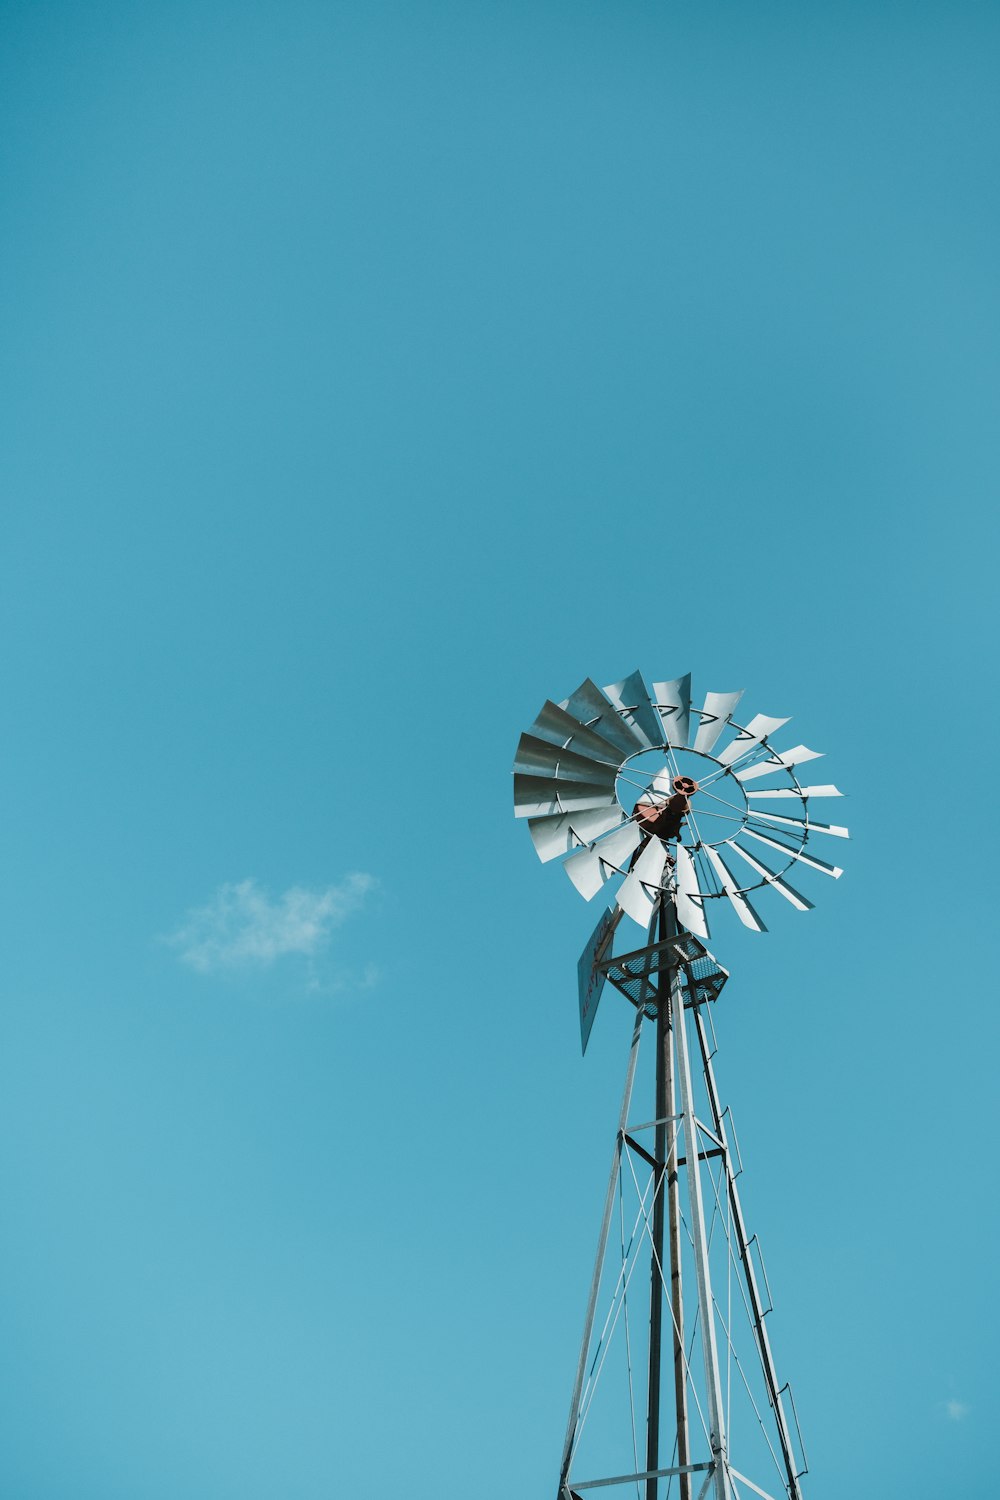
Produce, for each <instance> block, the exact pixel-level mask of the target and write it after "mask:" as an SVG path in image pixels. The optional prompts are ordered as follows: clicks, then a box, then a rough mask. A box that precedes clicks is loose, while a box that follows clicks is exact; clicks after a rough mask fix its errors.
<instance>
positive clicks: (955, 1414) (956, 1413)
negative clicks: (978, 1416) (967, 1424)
mask: <svg viewBox="0 0 1000 1500" xmlns="http://www.w3.org/2000/svg"><path fill="white" fill-rule="evenodd" d="M944 1409H945V1412H946V1413H947V1415H948V1417H949V1418H950V1420H951V1421H952V1422H964V1421H965V1419H966V1417H967V1416H968V1415H969V1408H968V1406H967V1405H966V1404H965V1402H964V1401H946V1402H945V1403H944Z"/></svg>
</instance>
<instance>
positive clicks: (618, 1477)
mask: <svg viewBox="0 0 1000 1500" xmlns="http://www.w3.org/2000/svg"><path fill="white" fill-rule="evenodd" d="M742 696H743V695H742V693H713V692H710V693H707V694H706V695H705V698H704V701H703V704H702V706H701V707H700V708H697V707H692V697H691V677H690V674H689V675H687V676H684V677H678V678H674V679H672V680H669V681H663V682H653V683H652V686H651V687H647V685H646V683H645V681H644V679H643V677H642V675H641V674H640V673H639V672H634V673H633V674H632V675H631V676H630V677H626V678H623V679H622V680H621V681H620V682H616V683H611V684H609V685H608V686H606V687H604V688H600V687H598V686H597V685H596V684H595V683H594V682H592V681H591V680H590V679H589V678H587V679H586V680H585V681H584V682H583V683H582V684H581V685H580V687H579V688H577V690H576V691H575V692H574V693H572V694H571V695H570V697H568V698H565V699H563V700H562V701H560V702H554V701H552V700H547V701H546V702H545V703H544V704H543V706H542V708H541V710H540V711H539V713H538V716H537V717H536V719H535V721H534V723H533V724H532V725H531V727H530V729H529V730H527V732H526V733H524V734H522V736H521V738H520V740H519V742H518V747H517V754H516V757H515V760H514V768H513V771H514V812H515V817H518V818H523V819H525V820H526V821H527V824H528V830H529V832H530V834H531V839H532V843H533V844H534V847H535V851H536V853H537V854H538V857H539V859H541V860H542V861H543V862H544V863H548V862H550V861H552V862H554V861H557V860H558V861H561V863H562V865H563V868H564V869H565V871H566V873H567V875H568V876H569V878H570V880H571V881H572V883H573V884H574V885H575V886H576V888H577V890H578V891H579V892H580V894H581V895H582V896H583V897H584V898H585V899H586V900H588V901H592V900H593V899H594V897H596V896H598V895H602V896H603V897H604V904H603V910H602V915H601V917H600V920H599V921H598V923H597V926H596V927H595V929H594V931H593V933H592V934H591V937H590V939H589V940H588V942H587V944H586V946H585V948H584V950H583V953H582V955H581V957H580V961H579V965H578V978H579V1002H580V1032H581V1042H582V1045H583V1049H584V1051H586V1047H587V1042H588V1040H589V1037H590V1034H591V1029H592V1027H593V1024H594V1017H595V1015H596V1012H597V1007H598V1002H599V1001H600V998H601V995H602V993H603V990H604V987H605V985H606V984H610V985H611V986H612V988H613V989H615V990H617V991H618V992H619V993H620V994H622V995H624V996H625V998H626V999H627V1000H628V1001H629V1003H630V1004H631V1005H632V1006H633V1007H634V1011H635V1019H634V1026H633V1031H632V1039H631V1044H630V1048H629V1053H628V1062H627V1067H626V1076H625V1087H624V1092H623V1097H622V1106H621V1112H620V1116H619V1122H618V1129H617V1131H616V1134H615V1139H614V1149H613V1152H612V1163H611V1171H610V1176H609V1181H608V1187H607V1192H606V1196H605V1201H604V1211H603V1216H602V1219H601V1227H600V1232H599V1236H598V1248H597V1255H596V1259H595V1264H594V1271H593V1277H592V1280H591V1286H590V1293H589V1297H588V1302H587V1310H586V1316H585V1319H584V1332H583V1340H582V1344H581V1348H580V1354H579V1359H578V1363H577V1368H576V1376H575V1379H574V1383H573V1392H572V1399H571V1403H570V1414H569V1421H568V1424H567V1429H566V1435H565V1439H564V1443H563V1449H562V1456H561V1461H560V1468H559V1479H558V1489H557V1494H558V1500H586V1497H587V1496H588V1493H589V1491H590V1490H592V1489H598V1488H601V1489H605V1488H609V1487H610V1488H612V1489H617V1488H618V1487H621V1488H622V1489H624V1490H625V1491H627V1492H629V1493H632V1494H635V1495H637V1496H639V1497H640V1500H671V1497H673V1496H676V1497H677V1500H742V1497H744V1496H746V1497H749V1496H757V1497H763V1500H780V1497H785V1500H803V1491H802V1487H801V1479H802V1476H803V1475H804V1474H805V1473H806V1472H808V1465H807V1462H806V1457H805V1451H804V1447H803V1444H802V1436H801V1432H800V1430H799V1425H798V1417H797V1415H796V1411H795V1403H794V1399H793V1397H792V1392H791V1388H790V1386H789V1385H788V1384H787V1383H785V1384H781V1383H779V1379H778V1374H777V1368H776V1364H775V1359H774V1355H773V1352H772V1348H771V1341H770V1335H769V1329H768V1322H767V1319H768V1315H769V1313H770V1312H771V1297H770V1290H769V1286H768V1282H767V1275H766V1272H765V1270H764V1263H763V1258H762V1255H761V1251H760V1241H759V1239H758V1237H757V1235H756V1234H754V1235H750V1234H748V1232H747V1226H746V1220H745V1217H744V1211H743V1204H742V1199H741V1194H740V1191H739V1187H738V1184H737V1179H738V1178H739V1176H740V1175H741V1173H742V1170H743V1167H742V1159H741V1157H740V1153H739V1148H738V1146H737V1144H736V1137H735V1130H734V1126H733V1119H732V1111H731V1110H730V1109H729V1108H723V1107H722V1105H721V1103H720V1095H719V1090H718V1086H717V1082H716V1077H715V1070H714V1066H713V1058H714V1056H715V1053H716V1051H717V1046H716V1035H715V1028H714V1023H713V1020H712V1007H713V1006H714V1003H715V1002H716V1001H717V1000H718V998H719V995H720V994H721V992H722V988H723V986H724V985H725V983H726V981H727V980H728V978H729V975H728V973H727V971H726V970H725V969H723V968H722V967H721V965H719V964H718V963H717V961H716V960H715V958H714V956H713V955H712V954H711V953H710V952H709V950H708V948H707V946H706V944H707V942H708V941H709V939H710V930H709V912H710V911H717V910H726V909H728V910H731V911H733V912H735V914H736V916H737V917H738V919H739V921H740V922H741V923H742V924H743V925H744V926H745V927H747V928H749V929H751V930H752V931H754V932H763V931H765V930H766V928H765V924H764V921H763V918H762V916H761V914H760V911H759V910H758V906H759V905H763V903H764V900H770V899H771V898H770V897H767V895H766V893H767V891H768V890H769V889H770V890H771V891H773V892H775V893H776V896H777V897H780V898H781V900H779V901H778V903H777V904H778V906H779V907H780V906H781V905H782V902H787V903H788V905H790V906H791V907H792V908H793V909H794V910H796V911H808V910H809V909H810V908H811V907H812V904H813V903H812V901H811V900H810V899H809V898H808V896H807V895H805V894H804V893H803V891H802V890H800V889H799V886H798V885H797V884H796V883H794V882H796V881H811V880H812V879H813V878H814V876H815V875H823V876H826V877H830V878H833V879H836V878H838V877H839V876H840V875H841V873H842V871H841V869H840V868H839V866H837V865H835V864H833V863H831V862H830V861H829V860H827V859H824V858H822V857H820V855H818V854H816V853H814V852H813V843H814V836H815V835H818V836H820V837H819V838H818V839H816V840H815V842H818V843H820V844H821V845H823V844H825V843H826V841H828V840H830V839H846V838H847V837H848V831H847V829H846V828H844V827H841V826H839V825H836V824H831V823H827V822H821V821H819V820H817V819H814V818H813V817H812V815H811V804H812V803H814V802H817V801H820V802H821V801H822V800H824V799H829V798H834V797H840V796H841V795H842V794H841V792H840V791H839V790H838V788H837V787H835V786H833V785H830V784H825V785H806V784H803V782H802V781H801V780H800V779H799V778H800V774H801V770H800V768H801V767H802V766H804V765H806V764H807V763H808V762H809V761H812V760H816V759H818V757H819V752H817V751H815V750H810V749H809V748H808V747H807V746H805V745H794V746H792V747H791V748H789V749H779V748H777V747H776V746H775V745H774V744H773V743H772V739H773V737H775V736H778V734H779V731H781V730H782V729H783V728H784V726H785V725H786V724H787V723H788V720H787V719H779V718H771V717H769V716H767V715H764V714H755V715H752V716H747V715H745V714H743V713H739V704H740V701H741V699H742ZM774 809H777V810H774ZM820 884H821V885H822V884H823V882H822V881H820ZM625 917H628V918H629V919H631V921H632V922H634V923H636V924H638V925H639V927H640V928H641V929H642V938H641V939H640V940H638V941H637V942H635V943H633V944H628V943H625V945H624V947H623V945H622V940H621V932H622V923H623V919H624V918H625ZM625 925H626V927H627V926H628V924H625ZM632 930H634V929H632ZM616 947H617V948H618V949H619V951H617V952H616V951H615V949H616ZM647 1022H648V1023H649V1024H648V1026H647V1025H645V1023H647ZM647 1031H652V1033H653V1043H652V1045H653V1049H654V1057H653V1067H652V1072H653V1075H654V1077H653V1100H652V1111H651V1118H645V1117H646V1116H649V1115H650V1109H649V1108H647V1109H645V1110H643V1111H639V1115H640V1118H639V1120H638V1122H634V1121H633V1119H632V1115H633V1100H634V1095H635V1090H636V1079H637V1073H638V1066H639V1056H640V1044H641V1041H642V1039H643V1035H644V1033H645V1032H647ZM636 1273H638V1274H636Z"/></svg>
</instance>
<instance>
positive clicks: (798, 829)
mask: <svg viewBox="0 0 1000 1500" xmlns="http://www.w3.org/2000/svg"><path fill="white" fill-rule="evenodd" d="M742 696H743V695H742V693H708V694H706V697H705V702H704V705H703V707H701V708H700V709H694V710H692V708H691V677H690V674H688V675H687V676H686V677H678V678H675V679H674V680H673V681H671V682H654V683H653V688H652V693H650V691H649V689H648V688H647V686H646V684H645V682H644V681H643V679H642V676H641V675H640V673H638V672H634V673H633V674H632V676H631V677H626V678H623V679H622V681H621V682H615V683H611V684H610V685H609V686H608V687H605V688H603V689H602V688H599V687H597V686H596V684H595V683H593V682H591V681H590V679H589V678H588V679H587V680H586V681H585V682H583V683H582V684H581V685H580V687H578V688H577V690H576V692H575V693H573V694H572V695H571V696H570V697H569V698H566V699H564V700H563V701H562V702H561V703H553V702H551V701H547V702H546V703H545V704H544V705H543V707H542V709H541V711H540V713H539V715H538V717H537V719H536V720H535V722H534V724H532V726H531V728H530V729H529V730H528V731H527V733H525V734H522V736H521V738H520V741H519V742H518V747H517V755H516V757H515V760H514V814H515V817H518V818H527V820H528V828H529V831H530V833H531V837H532V840H533V842H534V845H535V849H536V851H537V853H538V856H539V858H540V859H541V860H543V861H547V860H553V859H562V860H563V868H564V869H565V871H566V873H567V875H568V876H569V877H570V879H571V880H572V882H573V884H574V885H575V886H576V888H577V890H578V891H580V893H581V895H583V896H584V897H586V899H587V900H588V901H589V900H591V899H592V898H593V897H594V896H596V895H597V894H598V892H600V891H602V890H604V889H605V887H607V886H608V885H609V884H610V883H611V882H615V888H614V900H615V901H617V904H618V905H619V906H620V907H621V908H622V910H623V911H625V912H627V913H628V915H629V916H630V917H632V918H633V919H634V920H635V921H636V922H638V923H639V924H640V925H642V926H647V925H648V923H649V920H650V918H651V916H652V911H653V903H654V902H655V901H656V900H657V899H658V897H659V893H660V891H661V890H663V889H664V888H666V889H668V890H669V891H670V892H671V893H672V895H673V898H674V901H675V903H676V906H677V915H678V918H679V920H680V921H681V922H682V923H683V925H684V926H685V927H687V928H688V929H689V931H691V932H694V933H697V934H698V936H699V937H703V938H707V937H708V936H709V931H708V919H707V906H708V903H709V902H711V901H713V900H718V899H722V898H724V899H725V900H726V902H727V903H728V904H729V905H730V906H732V908H733V909H734V910H735V912H736V914H737V916H738V917H739V918H740V921H741V922H743V924H744V925H745V926H747V927H749V928H751V929H752V930H753V931H755V932H763V931H765V930H766V929H765V926H764V922H763V920H762V919H761V917H760V915H759V913H758V911H757V909H756V907H755V905H754V904H753V902H752V901H751V900H750V893H751V892H756V891H761V890H765V889H767V888H768V887H770V888H772V889H773V890H775V891H777V892H778V893H779V895H781V896H783V897H784V899H785V900H786V901H788V902H790V903H791V905H792V906H793V907H795V908H796V909H797V910H798V911H807V910H808V909H809V908H810V907H811V905H812V903H811V902H810V901H808V900H807V899H806V897H805V896H803V895H802V894H801V892H799V891H797V890H796V889H795V887H794V886H793V885H792V884H791V883H790V882H789V881H788V880H787V879H786V878H785V877H786V875H787V873H788V871H790V870H792V869H793V868H794V867H795V866H796V865H801V866H804V867H807V868H809V869H812V870H818V871H821V872H822V873H823V874H825V875H830V876H833V877H834V878H836V877H837V876H839V875H840V874H841V873H842V872H841V870H840V869H839V867H838V866H836V865H832V864H828V863H827V862H826V861H825V860H823V859H820V858H818V857H817V856H816V855H814V854H813V853H812V852H811V850H810V851H809V852H807V850H806V845H807V844H808V843H809V841H810V839H811V838H812V837H813V835H814V834H821V835H823V836H825V837H832V838H847V837H848V832H847V829H846V828H841V827H838V826H837V825H835V824H830V823H821V822H817V821H815V820H814V819H813V818H812V817H811V816H810V804H811V802H812V801H813V800H814V799H816V798H823V797H839V796H841V793H840V792H839V791H838V790H837V788H836V787H835V786H803V785H802V784H801V782H800V781H799V779H798V777H797V775H796V767H798V766H802V765H804V764H805V763H806V762H807V761H811V760H816V759H817V758H818V757H819V754H820V752H819V751H816V750H809V749H807V747H806V746H805V745H795V746H793V747H792V748H791V749H790V750H776V749H775V748H774V747H773V746H772V744H771V736H772V735H774V734H777V732H778V731H779V730H780V729H782V728H783V727H784V725H785V724H787V723H788V720H787V719H773V718H769V717H768V716H767V715H766V714H755V715H754V716H753V717H752V718H750V719H748V720H747V721H746V723H740V722H738V721H737V720H736V718H735V717H734V714H735V712H736V709H737V705H738V704H739V701H740V699H741V698H742ZM742 717H743V716H742V715H741V718H742ZM720 742H722V748H721V749H719V748H718V746H719V744H720ZM775 806H777V808H778V809H779V810H778V811H771V809H772V808H774V807H775Z"/></svg>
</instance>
